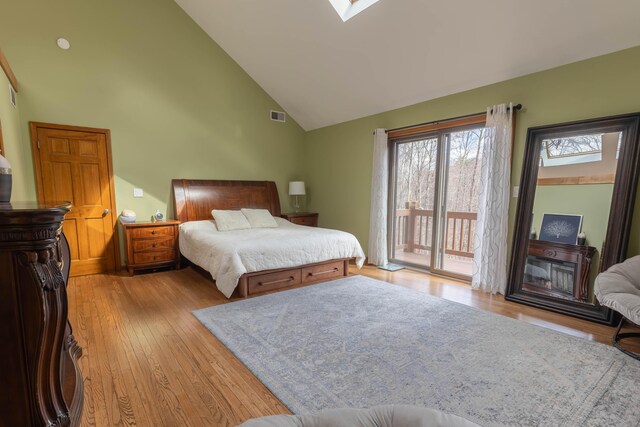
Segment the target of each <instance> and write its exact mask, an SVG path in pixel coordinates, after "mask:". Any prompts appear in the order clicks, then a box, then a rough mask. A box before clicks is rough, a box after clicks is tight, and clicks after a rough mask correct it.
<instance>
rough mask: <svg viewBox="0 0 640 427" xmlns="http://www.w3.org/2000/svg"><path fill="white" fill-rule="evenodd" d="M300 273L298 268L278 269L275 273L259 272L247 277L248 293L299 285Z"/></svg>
mask: <svg viewBox="0 0 640 427" xmlns="http://www.w3.org/2000/svg"><path fill="white" fill-rule="evenodd" d="M300 277H301V273H300V269H296V270H291V271H278V272H275V273H267V274H260V275H258V276H251V277H248V278H247V282H248V283H247V284H248V287H249V295H251V294H254V293H258V292H266V291H272V290H275V289H280V288H286V287H287V286H292V285H299V284H300V283H301V280H300Z"/></svg>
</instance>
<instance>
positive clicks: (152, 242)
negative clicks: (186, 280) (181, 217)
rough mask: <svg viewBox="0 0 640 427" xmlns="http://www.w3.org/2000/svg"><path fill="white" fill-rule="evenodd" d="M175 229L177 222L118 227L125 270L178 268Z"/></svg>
mask: <svg viewBox="0 0 640 427" xmlns="http://www.w3.org/2000/svg"><path fill="white" fill-rule="evenodd" d="M178 225H180V221H175V220H166V221H158V222H134V223H124V222H123V223H122V228H123V229H124V235H125V249H126V252H127V270H128V271H129V274H134V272H136V271H137V270H147V269H154V268H160V267H171V266H173V267H175V268H176V269H178V268H179V266H180V251H179V250H178Z"/></svg>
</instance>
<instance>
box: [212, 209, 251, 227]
mask: <svg viewBox="0 0 640 427" xmlns="http://www.w3.org/2000/svg"><path fill="white" fill-rule="evenodd" d="M211 215H213V219H215V220H216V227H217V228H218V231H231V230H245V229H247V228H251V224H249V221H247V217H246V216H244V214H243V213H242V212H241V211H221V210H217V209H214V210H212V211H211Z"/></svg>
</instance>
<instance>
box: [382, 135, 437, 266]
mask: <svg viewBox="0 0 640 427" xmlns="http://www.w3.org/2000/svg"><path fill="white" fill-rule="evenodd" d="M394 154H395V155H394V156H393V158H394V160H395V170H394V171H392V173H393V176H394V181H395V182H394V185H393V190H394V195H395V197H394V198H393V199H395V200H394V202H392V203H393V216H392V218H393V227H392V228H393V231H392V241H393V242H394V244H393V245H391V252H390V254H391V256H390V258H391V259H393V260H395V261H400V262H403V263H406V264H413V265H416V266H419V267H423V268H424V267H429V266H431V258H432V251H431V249H432V246H431V244H432V241H433V230H434V228H433V225H434V222H433V209H434V206H435V198H436V178H437V170H438V138H437V136H436V137H425V138H422V139H417V140H412V141H407V142H398V143H397V144H394Z"/></svg>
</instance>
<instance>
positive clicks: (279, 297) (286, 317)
mask: <svg viewBox="0 0 640 427" xmlns="http://www.w3.org/2000/svg"><path fill="white" fill-rule="evenodd" d="M194 315H195V316H196V317H197V318H198V319H199V320H200V321H201V322H202V323H203V324H204V325H205V326H206V327H207V328H208V329H209V330H210V331H211V332H212V333H213V334H214V335H216V337H218V338H219V339H220V340H221V341H222V342H223V343H224V344H225V345H226V346H227V347H228V348H229V349H230V350H231V351H232V352H233V353H234V354H235V355H236V356H237V357H238V358H239V359H240V360H241V361H242V362H243V363H244V364H245V365H246V366H247V367H248V368H249V369H250V370H251V371H253V373H254V374H255V375H256V376H257V377H258V378H259V379H260V380H261V381H262V382H263V383H264V384H265V385H266V386H267V387H269V389H271V391H272V392H273V393H274V394H275V395H276V396H277V397H278V398H279V399H280V400H281V401H282V402H283V403H284V404H285V405H287V406H288V407H289V409H291V411H292V412H294V413H296V414H302V413H312V412H315V411H318V410H320V409H324V408H337V407H362V408H366V407H370V406H374V405H383V404H393V403H403V404H413V405H422V406H426V407H430V408H436V409H440V410H442V411H445V412H449V413H453V414H456V415H460V416H462V417H465V418H467V419H469V420H471V421H474V422H476V423H479V424H482V425H486V426H490V425H510V426H511V425H523V426H536V425H539V426H573V425H575V426H595V425H602V426H638V425H640V362H638V361H636V360H633V359H631V358H629V357H627V356H625V355H623V354H621V353H620V352H619V351H617V350H615V349H614V348H612V347H610V346H606V345H603V344H598V343H594V342H590V341H586V340H583V339H579V338H575V337H572V336H569V335H565V334H562V333H557V332H553V331H550V330H547V329H543V328H540V327H537V326H533V325H530V324H527V323H524V322H521V321H517V320H513V319H510V318H507V317H504V316H499V315H495V314H491V313H487V312H483V311H480V310H476V309H474V308H470V307H467V306H464V305H461V304H457V303H454V302H450V301H447V300H444V299H441V298H437V297H433V296H430V295H426V294H424V293H420V292H417V291H413V290H410V289H405V288H401V287H399V286H393V285H390V284H388V283H384V282H380V281H376V280H373V279H369V278H366V277H362V276H352V277H349V278H344V279H339V280H335V281H333V282H327V283H322V284H318V285H314V286H308V287H305V288H299V289H294V290H290V291H285V292H279V293H276V294H271V295H267V296H263V297H258V298H252V299H248V300H244V301H238V302H234V303H231V304H225V305H220V306H216V307H210V308H206V309H203V310H198V311H195V312H194Z"/></svg>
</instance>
